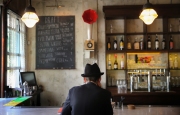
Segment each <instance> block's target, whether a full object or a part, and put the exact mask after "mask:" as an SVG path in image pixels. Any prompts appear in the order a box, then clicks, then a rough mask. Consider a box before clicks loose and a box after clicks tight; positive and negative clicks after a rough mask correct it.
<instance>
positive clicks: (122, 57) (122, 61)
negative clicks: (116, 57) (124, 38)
mask: <svg viewBox="0 0 180 115" xmlns="http://www.w3.org/2000/svg"><path fill="white" fill-rule="evenodd" d="M120 67H121V69H124V55H122V56H121V63H120Z"/></svg>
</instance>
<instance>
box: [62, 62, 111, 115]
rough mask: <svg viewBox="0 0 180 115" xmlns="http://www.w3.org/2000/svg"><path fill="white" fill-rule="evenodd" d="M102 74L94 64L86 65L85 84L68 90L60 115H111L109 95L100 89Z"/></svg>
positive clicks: (83, 75)
mask: <svg viewBox="0 0 180 115" xmlns="http://www.w3.org/2000/svg"><path fill="white" fill-rule="evenodd" d="M103 74H104V72H100V69H99V67H98V65H97V64H96V63H94V64H93V65H91V64H86V67H85V70H84V74H81V76H82V77H83V79H84V83H85V84H84V85H81V86H76V87H73V88H71V89H70V90H69V94H68V97H67V99H66V101H65V103H64V105H63V110H62V113H61V115H113V109H112V106H111V101H110V98H111V93H110V92H109V91H107V90H105V89H103V88H101V83H100V81H101V75H103Z"/></svg>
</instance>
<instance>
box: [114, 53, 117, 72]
mask: <svg viewBox="0 0 180 115" xmlns="http://www.w3.org/2000/svg"><path fill="white" fill-rule="evenodd" d="M114 58H115V61H114V69H115V70H117V69H118V62H117V54H115V55H114Z"/></svg>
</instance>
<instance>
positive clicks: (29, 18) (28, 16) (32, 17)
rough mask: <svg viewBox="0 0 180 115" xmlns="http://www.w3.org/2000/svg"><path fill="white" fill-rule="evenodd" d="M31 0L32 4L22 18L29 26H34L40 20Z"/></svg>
mask: <svg viewBox="0 0 180 115" xmlns="http://www.w3.org/2000/svg"><path fill="white" fill-rule="evenodd" d="M29 1H30V5H29V6H28V7H27V8H26V9H25V13H24V15H23V16H22V18H21V20H22V21H23V22H24V23H25V25H26V26H27V27H28V28H32V27H33V26H34V25H35V24H36V23H37V22H38V21H39V18H38V16H37V14H36V11H35V8H34V7H32V5H31V0H29Z"/></svg>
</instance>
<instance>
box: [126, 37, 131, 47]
mask: <svg viewBox="0 0 180 115" xmlns="http://www.w3.org/2000/svg"><path fill="white" fill-rule="evenodd" d="M127 49H131V41H130V39H129V38H128V43H127Z"/></svg>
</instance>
